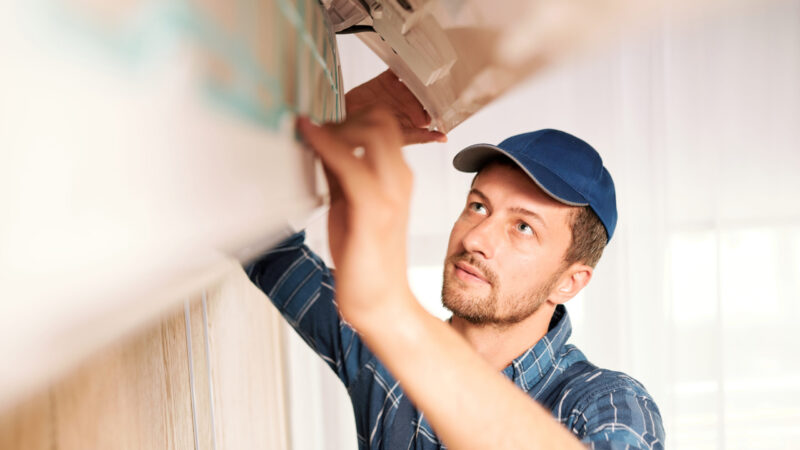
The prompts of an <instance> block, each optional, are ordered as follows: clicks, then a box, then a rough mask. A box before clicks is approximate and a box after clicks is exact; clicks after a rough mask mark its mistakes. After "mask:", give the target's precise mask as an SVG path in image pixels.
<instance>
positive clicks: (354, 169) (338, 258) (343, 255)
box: [297, 108, 413, 329]
mask: <svg viewBox="0 0 800 450" xmlns="http://www.w3.org/2000/svg"><path fill="white" fill-rule="evenodd" d="M297 125H298V128H299V130H300V132H301V133H302V135H303V137H304V138H305V140H306V142H307V143H308V144H309V145H310V146H311V147H312V148H313V149H314V150H315V151H316V152H317V154H318V155H319V156H320V158H321V159H322V162H323V164H324V166H325V170H326V175H327V178H328V184H329V187H330V192H331V208H330V211H329V213H328V214H329V215H328V239H329V245H330V250H331V256H332V257H333V261H334V264H335V266H336V298H337V301H338V304H339V310H340V312H341V314H342V317H344V318H345V319H346V320H348V321H349V322H350V323H352V324H353V325H354V326H356V328H357V329H358V323H360V322H362V320H361V319H362V318H365V317H366V316H369V313H370V311H373V310H376V309H380V308H381V307H385V306H387V303H386V302H392V301H395V300H397V301H401V300H399V299H400V298H401V297H402V299H403V300H402V301H403V302H407V300H408V298H409V293H410V289H409V287H408V280H407V276H406V257H405V255H406V230H407V224H408V214H409V202H410V197H411V185H412V174H411V170H410V169H409V167H408V166H407V165H406V163H405V161H404V160H403V154H402V145H403V142H404V139H403V134H402V132H401V129H400V127H399V126H398V124H397V120H396V118H395V115H394V114H393V113H392V112H391V111H390V110H388V109H386V108H372V109H365V110H362V111H359V112H357V113H355V114H353V115H351V116H349V117H348V118H347V119H346V120H345V121H344V122H342V123H338V124H326V125H323V126H316V125H314V124H312V123H311V122H310V121H308V120H307V119H299V120H298V124H297ZM394 294H397V295H394ZM412 298H413V297H412ZM393 306H397V305H392V307H393ZM364 320H366V319H364Z"/></svg>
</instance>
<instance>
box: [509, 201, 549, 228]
mask: <svg viewBox="0 0 800 450" xmlns="http://www.w3.org/2000/svg"><path fill="white" fill-rule="evenodd" d="M508 210H509V211H511V212H514V213H517V214H522V215H523V216H527V217H530V218H532V219H533V220H535V221H537V222H539V223H540V224H541V225H542V226H543V227H545V228H547V224H546V223H545V221H544V219H543V218H542V216H540V215H539V214H536V213H535V212H533V211H531V210H528V209H525V208H520V207H519V206H515V207H513V208H509V209H508Z"/></svg>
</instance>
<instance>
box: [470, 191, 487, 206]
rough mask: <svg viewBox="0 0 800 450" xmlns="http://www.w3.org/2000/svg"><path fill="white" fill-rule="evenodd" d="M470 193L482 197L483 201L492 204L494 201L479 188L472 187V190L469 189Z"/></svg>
mask: <svg viewBox="0 0 800 450" xmlns="http://www.w3.org/2000/svg"><path fill="white" fill-rule="evenodd" d="M469 193H470V194H474V195H477V196H478V197H480V198H481V200H483V201H484V203H489V204H491V203H492V202H490V201H489V197H487V196H485V195H484V194H483V192H481V191H479V190H477V189H475V188H472V189H470V190H469Z"/></svg>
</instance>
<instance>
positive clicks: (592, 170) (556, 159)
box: [453, 129, 617, 241]
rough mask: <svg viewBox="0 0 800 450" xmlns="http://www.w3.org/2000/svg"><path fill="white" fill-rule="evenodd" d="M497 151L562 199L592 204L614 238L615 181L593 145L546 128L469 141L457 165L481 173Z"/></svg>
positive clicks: (563, 200)
mask: <svg viewBox="0 0 800 450" xmlns="http://www.w3.org/2000/svg"><path fill="white" fill-rule="evenodd" d="M499 155H503V156H506V157H508V158H509V159H511V160H512V161H514V162H515V163H516V164H517V165H518V166H519V167H520V169H522V170H523V171H524V172H525V173H527V174H528V176H530V177H531V179H532V180H533V181H534V183H536V184H537V185H538V186H539V187H540V188H541V189H542V190H543V191H544V192H545V193H547V194H548V195H549V196H551V197H553V198H554V199H556V200H558V201H559V202H561V203H564V204H567V205H572V206H587V205H588V206H589V207H590V208H592V210H593V211H594V212H595V214H597V217H599V218H600V222H602V223H603V226H604V227H605V229H606V235H607V236H608V240H609V241H610V240H611V236H612V235H613V234H614V228H615V227H616V225H617V195H616V192H615V191H614V180H612V179H611V174H610V173H608V169H606V168H605V167H604V166H603V159H602V158H600V154H599V153H597V150H595V149H594V148H592V146H591V145H589V144H587V143H586V142H584V141H582V140H580V139H578V138H577V137H575V136H573V135H571V134H569V133H565V132H563V131H559V130H553V129H545V130H539V131H533V132H530V133H523V134H518V135H516V136H511V137H510V138H508V139H506V140H504V141H503V142H501V143H499V144H497V145H491V144H475V145H470V146H469V147H467V148H465V149H463V150H461V151H460V152H458V154H456V156H455V158H453V166H455V168H456V169H458V170H460V171H462V172H477V171H479V170H480V169H481V167H483V166H484V165H486V163H488V162H489V161H491V160H492V159H494V158H496V157H497V156H499Z"/></svg>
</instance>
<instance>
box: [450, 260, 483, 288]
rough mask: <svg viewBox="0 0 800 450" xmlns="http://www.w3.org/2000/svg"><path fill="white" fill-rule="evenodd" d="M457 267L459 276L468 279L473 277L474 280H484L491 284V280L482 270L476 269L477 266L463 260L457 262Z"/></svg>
mask: <svg viewBox="0 0 800 450" xmlns="http://www.w3.org/2000/svg"><path fill="white" fill-rule="evenodd" d="M455 268H456V275H458V276H459V278H462V279H467V280H470V279H471V280H474V281H482V282H484V283H487V284H489V281H488V280H487V279H486V277H484V276H483V274H482V273H481V271H480V270H478V269H476V268H475V267H473V266H471V265H469V264H467V263H465V262H463V261H458V262H456V263H455ZM459 272H460V273H459Z"/></svg>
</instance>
